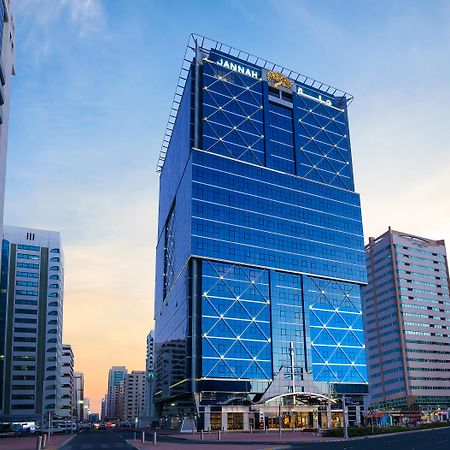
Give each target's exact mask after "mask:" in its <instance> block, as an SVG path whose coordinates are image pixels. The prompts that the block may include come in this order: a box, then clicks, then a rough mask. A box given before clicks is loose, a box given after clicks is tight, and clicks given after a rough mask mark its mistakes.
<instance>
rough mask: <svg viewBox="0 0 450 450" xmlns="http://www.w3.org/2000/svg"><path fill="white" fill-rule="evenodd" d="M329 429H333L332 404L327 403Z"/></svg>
mask: <svg viewBox="0 0 450 450" xmlns="http://www.w3.org/2000/svg"><path fill="white" fill-rule="evenodd" d="M327 428H331V402H330V400H328V403H327Z"/></svg>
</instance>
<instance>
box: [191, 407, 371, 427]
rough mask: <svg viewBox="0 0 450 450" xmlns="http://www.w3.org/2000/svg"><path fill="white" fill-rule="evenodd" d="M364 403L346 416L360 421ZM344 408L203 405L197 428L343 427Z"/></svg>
mask: <svg viewBox="0 0 450 450" xmlns="http://www.w3.org/2000/svg"><path fill="white" fill-rule="evenodd" d="M361 412H362V411H361V407H360V406H359V405H356V406H353V405H352V406H351V407H349V408H348V410H347V419H348V420H349V424H351V425H352V426H358V425H359V424H360V423H361V419H362V418H361ZM343 423H344V417H343V412H342V409H336V408H335V409H332V408H331V405H330V406H329V407H328V408H327V407H326V406H325V407H323V406H303V405H302V406H295V405H294V406H282V405H278V406H277V405H272V406H271V405H251V406H243V405H222V406H209V405H208V406H203V407H201V408H200V417H199V420H198V429H203V430H205V431H217V430H221V431H230V430H233V431H250V430H258V429H269V430H270V429H280V428H281V429H293V428H295V429H300V430H303V429H318V428H335V427H342V426H343Z"/></svg>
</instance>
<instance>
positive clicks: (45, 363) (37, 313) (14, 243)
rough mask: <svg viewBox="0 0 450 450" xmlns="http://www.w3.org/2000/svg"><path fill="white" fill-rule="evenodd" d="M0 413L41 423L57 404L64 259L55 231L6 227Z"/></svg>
mask: <svg viewBox="0 0 450 450" xmlns="http://www.w3.org/2000/svg"><path fill="white" fill-rule="evenodd" d="M2 250H3V251H2V269H1V280H0V284H1V289H0V305H1V306H0V322H1V323H2V324H4V326H2V327H0V328H1V329H2V331H4V334H3V333H2V339H3V344H4V345H3V348H4V353H3V354H2V356H3V355H4V356H3V358H2V359H4V364H3V365H2V367H3V370H4V373H3V377H2V384H3V386H2V388H3V389H2V392H3V398H2V406H3V409H2V411H1V415H2V416H3V419H4V418H5V417H6V418H7V417H11V418H19V417H20V418H23V419H32V418H35V419H38V420H39V419H40V418H42V417H44V416H46V415H47V414H48V413H52V414H57V412H58V411H59V408H60V401H61V368H62V326H63V300H64V298H63V297H64V256H63V250H62V245H61V237H60V234H59V233H58V232H55V231H45V230H38V229H33V228H21V227H10V226H5V227H4V235H3V243H2Z"/></svg>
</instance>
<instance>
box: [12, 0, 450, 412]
mask: <svg viewBox="0 0 450 450" xmlns="http://www.w3.org/2000/svg"><path fill="white" fill-rule="evenodd" d="M15 4H16V7H15V9H14V10H15V24H16V40H15V46H16V52H17V62H16V76H15V78H14V79H13V87H12V104H11V118H10V130H9V134H10V140H9V148H8V167H7V182H6V183H7V185H6V207H5V223H6V224H8V225H18V226H30V227H36V228H44V229H50V230H57V231H60V232H61V234H62V239H63V244H64V250H65V261H66V268H65V277H66V278H65V306H64V343H68V344H72V346H73V350H74V354H75V366H76V370H79V371H83V372H84V373H85V388H86V392H85V395H86V396H87V397H89V398H90V399H91V409H92V411H94V412H98V411H99V410H100V400H101V398H102V397H103V395H104V394H105V392H106V384H107V374H108V369H109V368H110V367H111V366H112V365H126V366H127V368H128V369H129V370H143V369H144V368H145V337H146V335H147V333H148V331H149V330H150V329H151V328H152V327H153V290H154V250H155V246H156V237H157V230H156V220H157V210H158V175H157V173H156V171H155V168H156V162H157V159H158V154H159V149H160V145H161V141H162V138H163V133H164V129H165V126H166V122H167V118H168V115H169V109H170V105H171V101H172V96H173V93H174V89H175V85H176V81H177V77H178V73H179V69H180V65H181V61H182V57H183V54H184V50H185V45H186V42H187V39H188V35H189V33H192V32H195V33H198V34H202V35H205V36H209V37H211V38H214V39H216V40H218V41H222V42H225V43H227V44H230V45H232V46H234V47H238V48H242V49H243V50H246V51H248V52H249V53H252V54H255V55H260V56H262V57H264V58H266V59H268V60H270V61H273V62H275V63H278V64H281V65H283V66H287V67H290V68H292V69H293V70H296V71H298V72H301V73H304V74H307V75H309V76H311V77H312V78H316V79H318V80H321V81H324V82H326V83H329V84H331V85H333V86H336V87H338V88H341V89H343V90H344V91H347V92H350V93H352V94H353V95H354V96H355V100H354V102H353V103H352V104H351V106H350V108H349V120H350V133H351V143H352V153H353V161H354V171H355V180H356V189H357V191H359V192H360V193H361V199H362V208H363V209H362V212H363V220H364V226H365V236H366V240H367V238H368V237H369V236H374V235H377V236H378V235H379V234H381V233H382V232H384V231H385V230H386V229H387V227H388V226H389V225H391V226H392V227H393V228H394V229H398V230H401V231H405V232H409V233H413V234H418V235H423V236H425V237H430V238H434V239H447V241H449V242H450V202H449V201H448V199H449V196H450V182H449V180H450V164H449V163H450V152H449V146H450V144H449V143H450V127H449V123H450V109H449V107H448V105H449V104H450V85H449V82H448V80H449V74H450V59H449V57H448V55H449V54H450V3H448V2H445V1H438V0H436V1H433V2H423V1H408V0H402V1H388V0H381V1H380V0H373V1H370V0H369V1H364V2H362V1H357V0H354V1H346V2H342V1H338V0H334V1H333V0H325V1H321V2H315V1H312V0H309V1H297V0H291V1H289V0H276V1H275V0H226V1H225V0H218V1H214V2H212V1H209V2H206V1H199V0H190V1H181V0H15Z"/></svg>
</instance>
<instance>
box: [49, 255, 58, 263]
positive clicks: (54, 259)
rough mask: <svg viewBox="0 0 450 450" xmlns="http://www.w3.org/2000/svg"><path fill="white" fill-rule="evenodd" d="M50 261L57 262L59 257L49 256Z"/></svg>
mask: <svg viewBox="0 0 450 450" xmlns="http://www.w3.org/2000/svg"><path fill="white" fill-rule="evenodd" d="M50 261H51V262H59V258H58V257H57V256H54V257H53V258H50Z"/></svg>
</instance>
